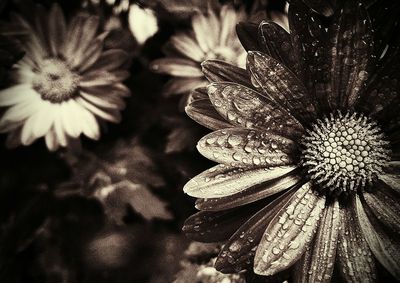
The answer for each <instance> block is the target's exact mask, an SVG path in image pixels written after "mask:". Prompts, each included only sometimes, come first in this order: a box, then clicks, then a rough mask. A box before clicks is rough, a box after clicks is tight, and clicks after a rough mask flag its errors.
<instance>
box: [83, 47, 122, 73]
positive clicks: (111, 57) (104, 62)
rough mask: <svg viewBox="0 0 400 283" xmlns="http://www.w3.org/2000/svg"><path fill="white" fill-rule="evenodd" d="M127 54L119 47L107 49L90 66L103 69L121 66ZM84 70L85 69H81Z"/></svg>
mask: <svg viewBox="0 0 400 283" xmlns="http://www.w3.org/2000/svg"><path fill="white" fill-rule="evenodd" d="M128 58H129V56H128V53H126V52H125V51H123V50H120V49H109V50H106V51H104V52H103V53H102V54H101V56H100V58H98V60H97V61H96V62H95V63H94V64H93V65H92V66H90V69H91V70H97V71H99V70H103V71H113V70H115V69H117V68H119V67H121V66H122V64H124V63H125V62H126V61H127V60H128ZM82 71H85V70H82Z"/></svg>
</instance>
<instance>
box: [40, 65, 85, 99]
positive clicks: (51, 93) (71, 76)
mask: <svg viewBox="0 0 400 283" xmlns="http://www.w3.org/2000/svg"><path fill="white" fill-rule="evenodd" d="M78 83H79V76H78V75H77V74H75V73H74V72H73V71H72V70H71V68H70V67H69V66H68V65H67V64H66V63H65V62H64V61H63V60H60V59H56V58H49V59H45V60H44V61H43V62H42V63H41V64H40V65H39V67H38V69H37V70H36V71H35V77H34V78H33V88H34V89H35V90H36V91H37V92H38V93H39V94H40V95H41V97H42V99H44V100H48V101H50V102H52V103H60V102H62V101H66V100H68V99H70V98H71V97H72V96H73V95H74V94H75V92H76V90H77V87H78Z"/></svg>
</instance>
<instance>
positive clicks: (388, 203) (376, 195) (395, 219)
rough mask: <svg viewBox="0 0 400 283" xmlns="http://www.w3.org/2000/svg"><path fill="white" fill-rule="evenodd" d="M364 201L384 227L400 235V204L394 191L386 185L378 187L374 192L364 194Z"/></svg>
mask: <svg viewBox="0 0 400 283" xmlns="http://www.w3.org/2000/svg"><path fill="white" fill-rule="evenodd" d="M363 199H364V200H365V203H366V205H367V206H368V208H369V209H370V210H371V211H372V213H373V214H374V215H375V217H377V218H378V219H379V221H380V222H382V224H383V225H385V226H386V227H388V228H390V229H391V230H392V231H395V232H397V233H399V234H400V219H399V215H400V204H399V202H398V195H397V194H396V193H395V192H394V191H391V190H390V189H389V188H388V187H385V186H384V185H382V186H377V185H376V189H375V190H374V191H373V192H371V193H368V192H364V193H363Z"/></svg>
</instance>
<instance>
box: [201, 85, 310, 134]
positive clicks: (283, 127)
mask: <svg viewBox="0 0 400 283" xmlns="http://www.w3.org/2000/svg"><path fill="white" fill-rule="evenodd" d="M207 89H208V95H209V96H210V100H211V102H212V103H213V105H214V107H215V109H216V110H217V111H218V112H219V114H220V115H221V116H222V117H224V118H225V120H227V121H228V122H229V123H230V124H232V125H235V126H242V127H245V128H253V129H260V130H267V131H270V132H273V133H276V134H279V135H282V136H284V137H288V138H291V137H299V136H300V135H301V134H302V133H303V132H304V129H303V127H302V126H301V124H300V123H299V122H298V121H297V120H296V119H295V118H294V117H293V116H291V115H290V114H289V113H288V112H286V111H285V110H283V109H282V108H281V107H280V106H278V105H277V104H276V103H274V102H273V101H271V100H269V99H268V98H267V97H265V96H263V95H261V94H260V93H258V92H256V91H254V90H252V89H250V88H247V87H244V86H241V85H239V84H235V83H229V82H224V83H213V84H210V85H209V86H208V88H207Z"/></svg>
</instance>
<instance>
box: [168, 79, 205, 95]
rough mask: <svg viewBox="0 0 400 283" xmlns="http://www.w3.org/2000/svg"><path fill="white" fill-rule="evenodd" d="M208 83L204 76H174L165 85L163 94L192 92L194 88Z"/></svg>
mask: <svg viewBox="0 0 400 283" xmlns="http://www.w3.org/2000/svg"><path fill="white" fill-rule="evenodd" d="M207 84H208V82H207V80H205V79H204V78H172V79H170V80H169V81H168V82H167V83H166V84H165V85H164V87H163V95H165V96H172V95H180V94H187V93H190V92H191V91H192V90H194V89H196V88H199V87H205V86H206V85H207Z"/></svg>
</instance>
